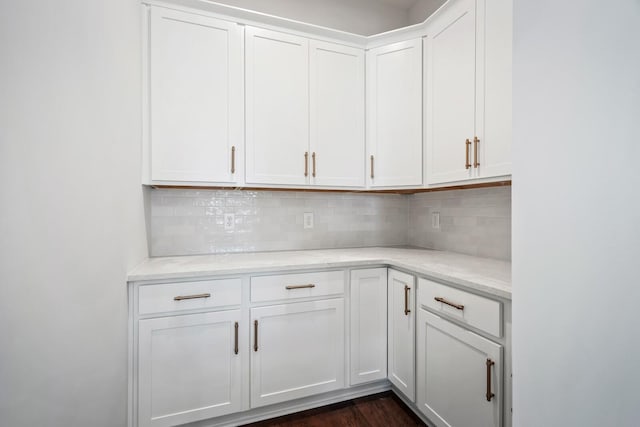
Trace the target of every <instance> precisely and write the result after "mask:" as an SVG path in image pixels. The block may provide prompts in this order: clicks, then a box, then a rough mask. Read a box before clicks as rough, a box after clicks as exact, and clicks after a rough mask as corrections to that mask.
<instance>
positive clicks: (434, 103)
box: [425, 0, 476, 184]
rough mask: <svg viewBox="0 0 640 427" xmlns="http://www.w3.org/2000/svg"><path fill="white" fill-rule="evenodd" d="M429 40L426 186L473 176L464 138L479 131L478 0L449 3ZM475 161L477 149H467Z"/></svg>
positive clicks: (433, 25) (432, 26)
mask: <svg viewBox="0 0 640 427" xmlns="http://www.w3.org/2000/svg"><path fill="white" fill-rule="evenodd" d="M447 7H448V8H447V9H445V10H444V11H443V12H442V13H441V14H440V15H438V16H437V17H435V18H434V19H433V20H432V21H431V23H430V24H429V26H428V30H427V32H428V35H427V37H426V39H425V69H426V73H425V74H426V90H425V98H426V116H425V124H426V147H427V150H426V151H427V152H426V160H427V184H435V183H443V182H451V181H459V180H464V179H468V178H471V177H472V173H473V167H471V168H469V169H467V168H466V161H465V160H466V159H465V153H466V149H467V146H466V145H465V141H466V140H467V139H469V140H470V141H473V137H474V135H475V107H476V106H475V82H476V74H475V70H476V64H475V61H476V14H475V0H460V1H457V2H455V3H451V5H450V6H447ZM468 158H469V162H471V163H472V162H473V147H472V146H471V147H469V157H468Z"/></svg>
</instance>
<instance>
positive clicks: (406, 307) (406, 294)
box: [404, 285, 411, 316]
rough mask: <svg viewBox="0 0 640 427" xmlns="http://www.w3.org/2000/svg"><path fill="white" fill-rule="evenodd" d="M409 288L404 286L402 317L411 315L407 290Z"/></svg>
mask: <svg viewBox="0 0 640 427" xmlns="http://www.w3.org/2000/svg"><path fill="white" fill-rule="evenodd" d="M410 289H411V288H410V287H408V286H407V285H404V315H405V316H408V315H409V313H411V310H409V290H410Z"/></svg>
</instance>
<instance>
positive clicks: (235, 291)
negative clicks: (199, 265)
mask: <svg viewBox="0 0 640 427" xmlns="http://www.w3.org/2000/svg"><path fill="white" fill-rule="evenodd" d="M241 285H242V280H241V279H219V280H203V281H199V282H183V283H168V284H164V285H144V286H140V293H139V300H138V313H139V314H151V313H164V312H169V311H179V310H194V309H201V308H210V307H222V306H228V305H240V302H241V295H242V286H241Z"/></svg>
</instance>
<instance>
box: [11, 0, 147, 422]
mask: <svg viewBox="0 0 640 427" xmlns="http://www.w3.org/2000/svg"><path fill="white" fill-rule="evenodd" d="M139 10H140V6H139V3H138V2H136V1H130V0H109V1H99V2H96V1H81V0H61V1H56V2H48V1H13V2H9V1H3V2H2V3H1V4H0V58H2V66H1V67H0V69H1V70H2V71H1V72H0V73H1V74H2V79H0V180H1V181H2V186H1V187H0V201H1V202H0V203H1V206H2V214H1V215H0V236H2V238H1V239H0V325H1V326H0V343H2V344H1V345H0V425H2V426H11V427H32V426H48V427H68V426H92V427H101V426H104V427H118V426H125V425H126V410H127V287H126V274H127V271H128V270H129V269H130V268H132V267H133V266H134V265H135V264H136V263H137V262H139V261H140V260H141V259H143V258H144V257H145V256H146V255H147V248H146V241H145V225H144V213H143V190H142V187H141V185H140V132H141V122H140V108H141V107H140V105H141V101H140V90H141V87H140V16H139Z"/></svg>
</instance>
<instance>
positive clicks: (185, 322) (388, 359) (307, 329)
mask: <svg viewBox="0 0 640 427" xmlns="http://www.w3.org/2000/svg"><path fill="white" fill-rule="evenodd" d="M129 296H130V309H131V312H130V314H131V317H130V320H131V323H130V327H131V337H132V341H131V353H130V362H131V363H130V372H131V376H130V384H129V385H130V388H129V391H130V399H131V400H130V402H131V409H130V413H129V427H165V426H176V425H182V424H188V423H192V422H196V421H202V420H207V419H211V420H210V423H212V424H210V425H225V426H231V425H238V424H246V423H248V422H252V421H257V420H260V419H263V418H265V417H266V416H278V415H285V414H287V413H290V412H293V411H298V410H300V409H301V408H305V409H306V408H312V407H314V406H317V405H321V404H326V403H327V402H328V401H334V402H336V401H339V400H341V399H349V398H352V397H357V396H363V395H366V394H371V393H377V392H381V391H384V390H388V389H389V387H390V385H392V386H393V389H394V391H395V392H396V393H398V394H400V395H402V396H401V397H403V400H404V401H405V402H407V403H408V404H409V406H410V407H411V408H412V409H413V410H414V411H416V413H421V416H422V417H423V418H424V419H428V420H429V421H430V424H429V425H431V424H433V425H434V426H436V427H511V425H512V424H511V411H510V409H511V389H512V386H511V378H510V375H511V304H510V301H508V300H503V299H501V298H494V297H493V296H491V295H488V294H484V293H474V292H473V291H472V290H471V291H470V290H469V289H465V288H461V287H455V286H452V285H449V284H446V283H441V282H436V281H433V280H429V279H426V278H422V277H416V276H415V275H413V274H410V273H406V272H402V271H398V270H395V269H393V268H387V267H379V268H354V269H350V270H345V269H333V270H329V269H327V270H319V271H311V272H304V271H303V272H300V271H283V272H278V273H276V274H274V273H268V274H262V275H260V274H255V275H244V276H242V277H231V278H229V277H218V278H216V277H208V278H202V279H200V280H199V279H194V278H190V279H189V281H184V282H175V283H166V282H163V281H159V282H156V283H153V282H146V281H145V282H133V283H131V284H130V293H129ZM323 393H326V394H323Z"/></svg>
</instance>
